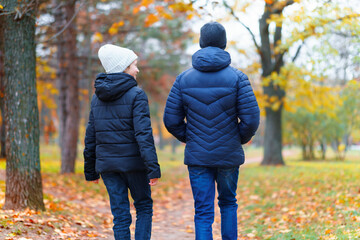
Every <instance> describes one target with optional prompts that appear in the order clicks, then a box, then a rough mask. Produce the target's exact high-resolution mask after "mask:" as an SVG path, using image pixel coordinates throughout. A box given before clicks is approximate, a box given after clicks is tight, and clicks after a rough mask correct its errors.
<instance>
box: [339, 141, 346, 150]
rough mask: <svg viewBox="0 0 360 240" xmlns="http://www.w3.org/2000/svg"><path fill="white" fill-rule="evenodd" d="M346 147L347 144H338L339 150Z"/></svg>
mask: <svg viewBox="0 0 360 240" xmlns="http://www.w3.org/2000/svg"><path fill="white" fill-rule="evenodd" d="M345 148H346V146H345V144H343V143H342V144H340V145H339V146H338V150H339V152H343V151H344V150H345Z"/></svg>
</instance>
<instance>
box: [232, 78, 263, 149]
mask: <svg viewBox="0 0 360 240" xmlns="http://www.w3.org/2000/svg"><path fill="white" fill-rule="evenodd" d="M238 75H239V82H238V90H237V91H238V92H237V114H238V118H239V119H240V123H239V125H238V128H239V131H240V137H241V144H245V143H247V142H249V141H250V139H251V138H252V137H253V136H254V135H255V132H256V130H257V129H258V127H259V123H260V109H259V106H258V103H257V101H256V97H255V95H254V92H253V89H252V87H251V85H250V81H249V79H248V77H247V76H246V75H245V74H244V73H242V72H240V71H238Z"/></svg>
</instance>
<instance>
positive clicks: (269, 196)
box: [0, 149, 360, 240]
mask: <svg viewBox="0 0 360 240" xmlns="http://www.w3.org/2000/svg"><path fill="white" fill-rule="evenodd" d="M247 152H248V153H249V154H248V155H249V156H250V157H249V160H250V159H256V154H261V152H259V151H252V150H249V151H247ZM159 158H160V164H161V167H162V171H163V178H162V180H161V183H160V184H159V185H158V186H156V187H154V188H153V194H152V195H153V199H154V217H153V237H152V239H155V240H161V239H164V240H167V239H177V240H178V239H194V224H193V214H194V210H193V200H192V195H191V189H190V185H189V181H188V179H187V171H186V168H185V167H184V166H183V164H182V161H181V159H182V153H181V151H179V152H178V153H177V154H175V155H172V154H171V153H170V152H169V151H159ZM58 162H59V161H58V156H57V151H55V150H54V151H53V150H51V151H50V150H46V149H44V151H42V168H43V171H44V172H43V187H44V196H45V200H44V201H45V204H46V209H47V211H46V212H35V211H31V210H26V211H20V212H19V211H16V212H15V211H8V210H7V211H5V210H0V238H1V239H113V237H112V229H111V227H112V216H111V213H110V207H109V203H108V196H107V193H106V190H105V187H104V186H103V183H102V182H101V183H100V184H98V185H96V184H92V183H87V182H85V181H84V177H83V175H82V174H81V168H82V167H81V162H79V164H78V167H77V171H78V173H77V174H73V175H59V174H58V173H56V172H57V171H58V169H59V168H58ZM249 162H252V161H249ZM286 163H287V166H285V167H260V166H258V164H257V163H250V164H246V165H245V166H243V167H241V168H240V176H239V187H238V196H237V197H238V203H239V209H238V219H239V223H238V224H239V225H238V227H239V239H359V238H360V184H359V182H360V153H359V152H353V153H351V154H349V155H348V158H347V160H346V161H345V162H336V161H330V160H328V161H314V162H304V161H299V160H297V159H296V157H288V158H287V159H286ZM4 167H5V165H4V163H0V168H1V169H4ZM4 180H5V179H4V170H0V190H1V191H0V205H3V204H4V197H5V193H4V191H5V182H4ZM132 213H133V216H134V218H133V220H134V221H135V210H134V208H133V207H132ZM213 229H214V239H221V237H220V214H219V209H218V208H216V217H215V222H214V225H213ZM131 231H132V232H134V226H133V225H132V226H131Z"/></svg>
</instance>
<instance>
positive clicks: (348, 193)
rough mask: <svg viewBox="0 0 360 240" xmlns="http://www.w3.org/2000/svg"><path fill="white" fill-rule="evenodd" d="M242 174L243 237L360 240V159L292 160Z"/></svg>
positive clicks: (239, 197)
mask: <svg viewBox="0 0 360 240" xmlns="http://www.w3.org/2000/svg"><path fill="white" fill-rule="evenodd" d="M286 163H287V166H285V167H260V166H256V165H251V166H245V167H244V168H242V169H241V171H240V176H239V187H238V199H239V201H238V203H239V210H238V217H239V228H240V233H241V235H242V236H244V237H251V238H252V237H253V238H256V239H358V238H360V185H359V179H360V159H359V157H358V159H357V160H356V159H351V160H349V161H345V162H321V161H318V162H304V161H298V160H288V161H287V162H286Z"/></svg>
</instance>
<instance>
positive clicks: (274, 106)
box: [271, 101, 281, 112]
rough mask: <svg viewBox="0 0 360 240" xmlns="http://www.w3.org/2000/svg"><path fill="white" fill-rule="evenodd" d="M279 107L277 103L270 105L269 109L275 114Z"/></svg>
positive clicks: (279, 103)
mask: <svg viewBox="0 0 360 240" xmlns="http://www.w3.org/2000/svg"><path fill="white" fill-rule="evenodd" d="M280 105H281V102H280V101H277V102H275V103H274V104H273V105H271V109H272V110H273V111H275V112H276V111H277V110H279V108H280Z"/></svg>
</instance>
